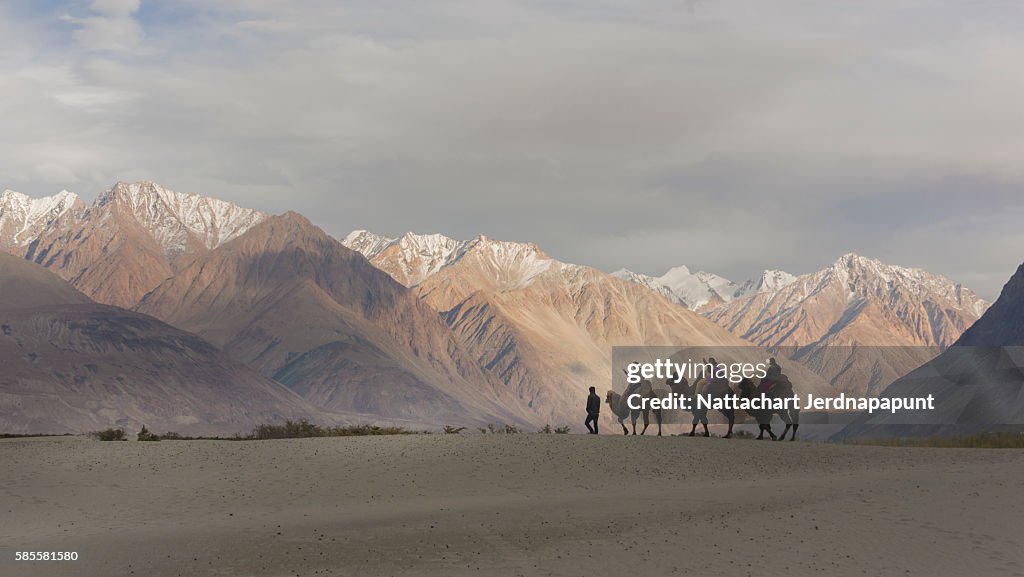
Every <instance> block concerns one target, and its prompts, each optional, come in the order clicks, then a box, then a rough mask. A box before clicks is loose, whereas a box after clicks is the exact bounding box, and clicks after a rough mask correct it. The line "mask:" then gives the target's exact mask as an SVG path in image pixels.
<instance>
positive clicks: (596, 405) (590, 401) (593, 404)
mask: <svg viewBox="0 0 1024 577" xmlns="http://www.w3.org/2000/svg"><path fill="white" fill-rule="evenodd" d="M600 413H601V397H599V396H597V393H590V394H589V395H587V414H588V415H597V414H600Z"/></svg>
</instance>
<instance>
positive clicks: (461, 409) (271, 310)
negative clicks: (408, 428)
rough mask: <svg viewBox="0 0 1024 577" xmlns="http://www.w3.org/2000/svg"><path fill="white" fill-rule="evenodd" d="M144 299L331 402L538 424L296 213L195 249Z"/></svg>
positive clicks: (401, 293) (417, 312) (422, 311)
mask: <svg viewBox="0 0 1024 577" xmlns="http://www.w3.org/2000/svg"><path fill="white" fill-rule="evenodd" d="M137 308H138V310H139V311H141V312H144V313H147V314H151V315H153V316H156V317H158V318H161V319H164V320H166V321H167V322H169V323H171V324H173V325H175V326H177V327H180V328H183V329H186V330H189V331H193V332H195V333H197V334H199V335H201V336H203V337H204V338H207V339H209V340H210V341H212V342H213V343H215V344H216V345H218V346H220V347H222V348H223V349H224V350H225V351H227V352H228V353H230V354H231V355H233V356H234V357H236V358H238V359H240V360H242V361H244V362H246V363H248V364H249V365H250V366H252V367H255V368H256V369H258V370H259V371H260V372H261V373H263V374H264V375H266V376H268V377H273V378H275V379H276V380H278V381H280V382H282V383H284V384H286V385H288V386H289V387H290V388H292V389H293V390H295V391H296V392H298V393H299V394H300V395H302V396H303V397H305V398H306V399H307V400H309V401H310V402H312V403H314V404H316V405H318V406H321V407H324V408H327V409H330V410H343V411H356V412H361V413H368V414H374V415H380V416H383V417H389V418H402V419H412V420H417V421H421V422H430V423H434V424H440V423H467V424H470V423H487V422H496V423H526V422H534V419H533V418H532V415H530V414H529V413H528V412H525V411H524V410H523V408H522V407H521V406H520V405H518V404H517V403H516V402H515V399H514V398H512V397H511V395H508V394H507V393H506V388H505V387H504V386H503V385H502V384H501V383H500V382H498V381H497V380H496V379H494V378H492V377H491V376H490V375H488V374H487V373H486V372H485V371H484V370H483V369H481V368H480V366H479V365H477V364H476V363H475V362H474V361H473V359H472V358H471V357H470V356H469V355H468V354H467V352H466V351H465V350H464V349H463V347H462V345H461V344H460V343H459V342H458V341H457V340H456V339H455V337H454V335H453V334H452V332H451V331H450V330H449V329H448V327H447V326H446V325H445V324H444V323H443V322H442V319H441V318H440V317H439V316H438V315H437V313H436V312H435V311H434V310H432V309H430V308H429V307H428V306H426V305H425V304H424V303H422V302H421V301H420V300H419V299H418V298H416V296H415V295H414V294H412V293H411V292H410V291H409V290H408V289H406V288H405V287H403V286H402V285H400V284H399V283H397V282H395V281H394V280H393V279H392V278H391V277H390V276H388V275H387V274H385V273H383V272H381V271H379V270H377V269H376V268H375V267H373V266H372V265H371V264H370V263H369V262H367V261H366V259H365V258H363V257H362V256H361V255H359V254H358V253H355V252H353V251H351V250H349V249H347V248H346V247H344V246H343V245H342V244H341V243H339V242H338V241H336V240H334V239H333V238H331V237H330V236H328V235H327V234H326V233H324V232H323V231H322V230H320V229H319V228H317V227H315V226H313V225H312V224H310V223H309V221H308V220H306V219H305V218H303V217H301V216H299V215H297V214H294V213H288V214H286V215H283V216H279V217H271V218H268V219H266V220H264V221H263V222H261V223H260V224H258V225H256V226H254V227H253V228H252V229H250V230H249V231H248V232H246V233H245V234H243V235H241V236H239V237H238V238H236V239H235V240H233V241H231V242H227V243H225V244H223V245H221V246H220V247H218V248H215V249H214V250H212V251H210V252H209V253H207V254H205V255H202V256H201V257H199V258H197V259H196V260H195V261H194V262H192V263H191V264H190V265H188V266H186V267H184V268H182V269H181V270H180V271H178V272H177V273H176V274H175V275H174V276H173V277H172V278H170V279H168V280H167V281H165V282H163V283H161V284H160V285H159V286H158V287H157V288H156V289H155V290H153V291H152V293H150V294H149V295H147V296H146V297H145V298H144V299H143V300H142V302H141V303H140V304H139V306H138V307H137Z"/></svg>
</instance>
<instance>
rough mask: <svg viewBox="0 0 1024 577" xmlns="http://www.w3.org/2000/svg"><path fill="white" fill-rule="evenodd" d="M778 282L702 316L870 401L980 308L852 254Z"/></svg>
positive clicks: (935, 279) (944, 287)
mask: <svg viewBox="0 0 1024 577" xmlns="http://www.w3.org/2000/svg"><path fill="white" fill-rule="evenodd" d="M780 276H781V275H780ZM781 279H782V280H784V281H786V282H785V283H784V284H783V286H781V288H777V289H776V290H770V289H768V286H767V285H768V284H769V283H764V284H765V287H764V289H765V290H763V291H761V292H755V293H754V294H751V295H748V296H745V297H742V298H737V299H734V300H733V301H732V302H729V303H728V304H725V305H722V306H719V307H717V308H715V309H712V310H710V311H707V312H706V313H705V314H706V315H707V316H708V318H710V319H712V320H714V321H715V322H717V323H718V324H720V325H722V326H723V327H725V328H727V329H728V330H730V331H731V332H733V333H734V334H736V335H739V336H741V337H743V338H745V339H747V340H750V341H752V342H754V343H756V344H759V345H763V346H767V347H797V348H799V352H798V353H795V356H797V358H801V359H803V360H809V359H812V358H813V359H816V361H815V362H817V363H818V364H819V365H820V366H817V367H816V368H819V369H823V370H824V371H825V372H826V373H830V376H832V377H834V379H833V384H834V385H836V386H838V387H839V388H842V389H845V390H848V391H851V392H857V393H864V392H868V393H874V394H877V393H878V392H880V390H881V388H882V387H884V386H885V385H887V384H888V383H889V382H891V381H892V380H893V379H895V378H896V377H898V376H900V375H902V374H904V373H906V372H908V371H910V370H912V369H914V368H916V367H917V366H919V365H920V364H922V363H924V362H926V361H928V360H929V359H930V358H932V357H934V356H935V355H936V354H938V353H939V352H941V351H942V350H943V349H945V348H946V347H948V346H949V345H951V344H953V342H954V341H956V339H957V338H959V336H960V335H961V333H963V331H964V330H966V329H967V327H969V326H970V325H971V324H972V323H974V321H976V320H977V319H978V318H979V317H980V316H981V315H982V313H984V311H985V309H986V308H987V307H988V303H986V302H985V301H984V300H983V299H981V297H979V296H978V295H976V294H974V293H973V292H971V291H970V290H968V289H966V288H964V287H963V286H962V285H959V284H956V283H954V282H953V281H951V280H949V279H947V278H945V277H943V276H940V275H935V274H931V273H928V272H926V271H923V270H921V269H916V268H907V267H902V266H893V265H887V264H884V263H882V262H879V261H877V260H874V259H870V258H866V257H862V256H858V255H856V254H846V255H844V256H842V257H840V258H839V259H838V260H837V261H835V262H834V263H833V264H832V265H831V266H829V267H827V268H825V269H822V270H820V271H818V272H815V273H811V274H806V275H802V276H799V277H797V278H795V279H788V278H786V277H784V276H781ZM776 280H777V279H775V278H773V279H771V281H772V282H775V281H776ZM865 347H876V349H875V351H876V352H878V355H874V356H871V355H868V354H867V353H866V352H865V351H866V350H867V349H866V348H865ZM881 347H888V349H882V348H881ZM855 349H859V350H860V351H861V352H860V353H856V354H854V350H855ZM883 350H887V351H888V352H886V353H885V354H884V355H883V356H884V358H882V356H879V355H882V353H881V351H883ZM851 363H854V364H858V365H860V366H859V368H858V367H853V366H852V365H851ZM811 364H813V363H811Z"/></svg>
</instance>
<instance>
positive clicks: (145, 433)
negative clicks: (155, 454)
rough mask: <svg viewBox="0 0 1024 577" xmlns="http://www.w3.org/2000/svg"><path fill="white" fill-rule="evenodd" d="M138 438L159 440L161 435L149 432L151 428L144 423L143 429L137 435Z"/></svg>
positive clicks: (139, 439)
mask: <svg viewBox="0 0 1024 577" xmlns="http://www.w3.org/2000/svg"><path fill="white" fill-rule="evenodd" d="M136 440H137V441H159V440H160V435H154V434H153V433H151V432H149V429H147V428H146V425H142V430H141V431H139V434H138V436H136Z"/></svg>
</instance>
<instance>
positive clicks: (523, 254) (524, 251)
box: [465, 236, 555, 290]
mask: <svg viewBox="0 0 1024 577" xmlns="http://www.w3.org/2000/svg"><path fill="white" fill-rule="evenodd" d="M465 252H466V256H467V257H469V258H473V259H475V264H476V265H477V266H478V267H479V269H480V270H481V271H486V272H489V273H490V274H492V275H493V276H494V280H495V287H496V288H497V289H499V290H514V289H518V288H523V287H525V286H528V285H529V284H530V283H531V282H533V280H534V279H535V278H536V277H537V276H538V275H540V274H541V273H543V272H545V271H547V270H548V269H549V268H551V265H552V264H553V263H554V262H555V260H554V259H552V258H551V257H549V256H548V255H546V254H544V252H543V251H541V250H540V247H538V246H537V245H536V244H533V243H524V242H512V241H501V240H493V239H490V238H487V237H486V236H478V237H477V238H475V239H473V240H472V241H470V243H469V246H467V247H466V251H465Z"/></svg>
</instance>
